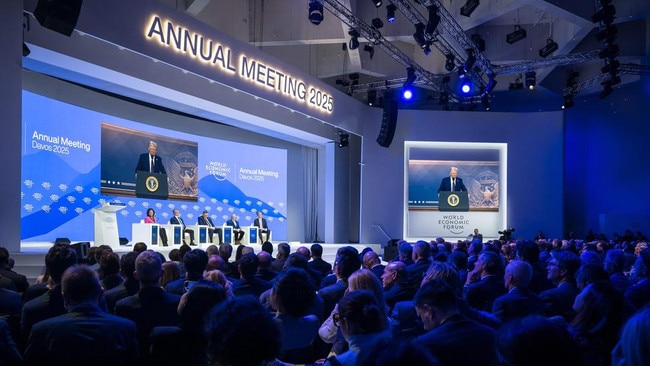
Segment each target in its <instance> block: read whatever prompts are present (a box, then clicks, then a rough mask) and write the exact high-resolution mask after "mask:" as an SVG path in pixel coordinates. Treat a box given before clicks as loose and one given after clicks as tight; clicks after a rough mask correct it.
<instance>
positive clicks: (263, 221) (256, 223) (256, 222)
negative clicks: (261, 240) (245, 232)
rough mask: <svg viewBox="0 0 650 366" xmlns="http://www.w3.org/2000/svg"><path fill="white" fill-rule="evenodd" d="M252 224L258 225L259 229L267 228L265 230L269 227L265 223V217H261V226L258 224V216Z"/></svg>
mask: <svg viewBox="0 0 650 366" xmlns="http://www.w3.org/2000/svg"><path fill="white" fill-rule="evenodd" d="M253 226H255V227H258V228H260V229H267V230H268V228H269V226H268V225H267V224H266V219H264V218H262V225H261V226H260V220H259V219H258V218H256V219H255V220H254V221H253Z"/></svg>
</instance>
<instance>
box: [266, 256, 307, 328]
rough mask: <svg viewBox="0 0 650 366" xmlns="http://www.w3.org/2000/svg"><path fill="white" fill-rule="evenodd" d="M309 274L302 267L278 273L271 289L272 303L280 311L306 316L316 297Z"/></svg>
mask: <svg viewBox="0 0 650 366" xmlns="http://www.w3.org/2000/svg"><path fill="white" fill-rule="evenodd" d="M315 291H316V290H315V289H314V287H313V286H312V285H311V282H310V278H309V275H308V274H307V272H305V270H304V269H301V268H288V269H285V270H284V271H282V272H280V274H278V277H277V278H276V280H275V282H274V284H273V288H272V290H271V305H272V306H273V308H275V309H276V310H278V311H279V312H280V313H284V314H288V315H291V316H296V317H297V316H304V315H305V313H306V312H307V309H309V307H310V306H311V305H312V303H313V301H314V298H315V297H316V292H315Z"/></svg>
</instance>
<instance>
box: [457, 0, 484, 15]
mask: <svg viewBox="0 0 650 366" xmlns="http://www.w3.org/2000/svg"><path fill="white" fill-rule="evenodd" d="M479 4H480V2H479V0H467V1H466V2H465V5H463V6H462V7H461V8H460V15H462V16H465V17H469V16H470V15H472V13H473V12H474V10H476V8H477V7H478V6H479Z"/></svg>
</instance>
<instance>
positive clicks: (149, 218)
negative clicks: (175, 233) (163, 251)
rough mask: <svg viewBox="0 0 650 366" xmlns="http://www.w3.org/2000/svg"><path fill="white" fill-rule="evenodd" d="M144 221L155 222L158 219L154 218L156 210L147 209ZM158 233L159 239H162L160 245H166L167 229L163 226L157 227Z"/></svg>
mask: <svg viewBox="0 0 650 366" xmlns="http://www.w3.org/2000/svg"><path fill="white" fill-rule="evenodd" d="M144 223H145V224H157V223H158V220H156V211H154V210H153V208H150V209H147V216H146V217H145V218H144ZM158 233H159V235H160V240H162V243H163V244H162V245H163V246H164V247H166V246H167V231H166V230H165V228H164V227H158Z"/></svg>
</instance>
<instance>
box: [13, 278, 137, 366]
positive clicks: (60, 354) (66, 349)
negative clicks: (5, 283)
mask: <svg viewBox="0 0 650 366" xmlns="http://www.w3.org/2000/svg"><path fill="white" fill-rule="evenodd" d="M61 290H62V293H63V301H64V303H65V307H66V308H67V309H68V313H67V314H63V315H59V316H56V317H53V318H50V319H47V320H43V321H41V322H38V323H36V324H35V325H34V326H33V327H32V331H31V334H30V336H29V341H28V343H27V347H26V349H25V364H26V365H86V364H92V365H107V366H108V365H135V364H136V360H137V357H138V344H137V342H136V327H135V324H134V323H133V322H132V321H130V320H127V319H123V318H120V317H117V316H115V315H112V314H109V313H106V312H105V311H103V310H102V309H100V307H99V299H100V298H101V297H102V294H103V291H102V288H101V285H100V283H99V278H98V276H97V274H96V273H95V271H93V270H92V269H90V268H88V267H85V266H79V267H76V266H75V267H70V268H68V269H67V270H66V271H65V273H64V274H63V279H62V280H61Z"/></svg>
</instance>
